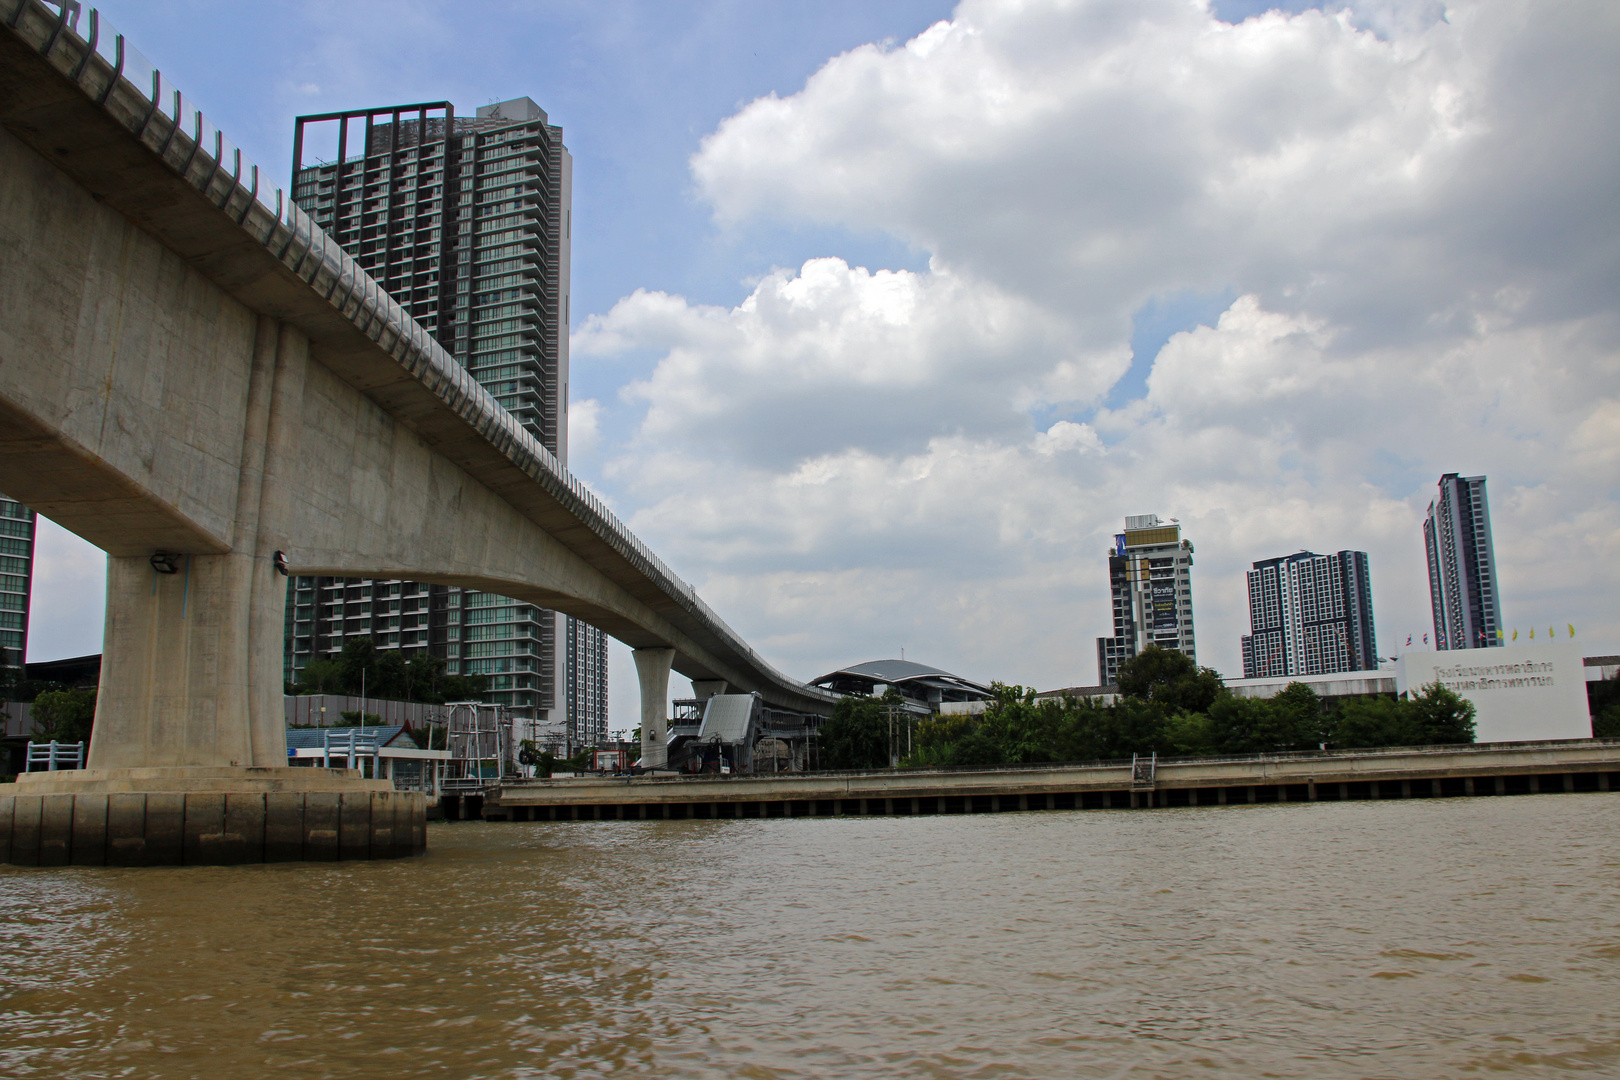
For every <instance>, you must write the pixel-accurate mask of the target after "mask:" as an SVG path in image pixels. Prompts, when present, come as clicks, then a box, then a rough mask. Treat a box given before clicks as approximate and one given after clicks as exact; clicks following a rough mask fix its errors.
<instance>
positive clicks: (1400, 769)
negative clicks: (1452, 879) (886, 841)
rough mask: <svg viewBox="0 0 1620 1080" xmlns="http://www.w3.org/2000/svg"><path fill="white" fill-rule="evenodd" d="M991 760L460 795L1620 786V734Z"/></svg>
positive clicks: (1348, 794) (1518, 790) (820, 802)
mask: <svg viewBox="0 0 1620 1080" xmlns="http://www.w3.org/2000/svg"><path fill="white" fill-rule="evenodd" d="M1141 764H1142V765H1143V766H1144V767H1139V768H1137V769H1134V770H1133V768H1132V764H1131V763H1130V762H1128V761H1116V762H1097V763H1090V764H1078V765H1039V766H1032V767H1014V768H997V769H982V770H930V769H885V770H874V771H869V772H838V773H802V774H794V775H788V776H736V777H714V776H703V777H674V776H668V777H664V776H659V777H603V778H591V779H557V780H529V781H520V782H510V783H505V784H502V785H501V786H500V787H498V788H495V789H492V790H490V791H489V792H487V793H486V794H485V795H484V796H482V797H479V796H462V797H461V798H460V799H455V798H447V799H446V805H445V809H446V812H447V816H450V817H483V818H484V819H485V820H492V821H573V820H627V819H637V820H639V819H666V818H741V817H824V816H832V815H837V814H962V813H992V812H998V811H1012V810H1105V809H1149V808H1155V807H1169V806H1216V805H1222V806H1225V805H1233V804H1240V803H1241V804H1248V803H1272V802H1321V801H1338V800H1348V799H1408V798H1442V797H1448V796H1467V795H1519V794H1549V793H1562V792H1583V791H1611V790H1613V791H1620V739H1574V740H1568V741H1559V742H1530V743H1525V742H1517V743H1494V744H1484V745H1475V746H1423V747H1400V748H1394V749H1386V750H1355V751H1324V752H1308V751H1307V752H1297V753H1286V754H1265V755H1254V756H1248V757H1231V758H1183V759H1173V760H1160V761H1158V762H1157V763H1155V764H1154V765H1153V766H1151V767H1145V766H1146V763H1145V762H1144V763H1141Z"/></svg>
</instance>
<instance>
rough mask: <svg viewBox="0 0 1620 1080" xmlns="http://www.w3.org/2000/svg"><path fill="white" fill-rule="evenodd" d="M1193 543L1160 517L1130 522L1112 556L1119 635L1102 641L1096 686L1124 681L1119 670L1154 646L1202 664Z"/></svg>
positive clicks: (1110, 573)
mask: <svg viewBox="0 0 1620 1080" xmlns="http://www.w3.org/2000/svg"><path fill="white" fill-rule="evenodd" d="M1192 564H1193V546H1192V542H1191V541H1189V540H1186V539H1184V538H1183V537H1182V535H1181V526H1180V525H1179V524H1177V523H1176V522H1175V521H1169V522H1165V521H1160V520H1159V517H1158V515H1156V514H1141V515H1136V516H1132V517H1127V518H1126V519H1125V531H1124V532H1122V533H1119V534H1118V535H1116V536H1115V537H1114V549H1113V550H1112V551H1110V552H1109V553H1108V582H1109V586H1110V589H1111V591H1112V593H1113V600H1114V636H1113V637H1102V638H1098V639H1097V681H1098V682H1099V683H1101V684H1102V685H1104V686H1111V685H1114V684H1115V683H1117V682H1119V669H1120V667H1121V666H1122V665H1123V664H1124V663H1125V661H1127V660H1129V659H1130V658H1131V657H1133V656H1136V655H1137V654H1138V653H1140V652H1141V651H1142V650H1144V649H1146V648H1147V647H1148V646H1149V645H1157V646H1158V647H1159V648H1161V649H1175V650H1177V651H1179V652H1183V653H1186V654H1187V655H1188V656H1189V657H1191V658H1192V659H1193V660H1194V661H1196V660H1197V659H1198V652H1197V648H1196V646H1195V644H1194V640H1193V609H1192Z"/></svg>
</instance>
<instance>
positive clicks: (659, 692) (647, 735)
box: [631, 649, 675, 769]
mask: <svg viewBox="0 0 1620 1080" xmlns="http://www.w3.org/2000/svg"><path fill="white" fill-rule="evenodd" d="M631 655H633V656H634V657H635V658H636V678H637V680H638V681H639V682H640V683H641V764H642V766H643V767H645V768H648V769H662V768H663V767H664V766H666V765H668V764H669V671H670V668H671V667H672V666H673V665H674V663H675V650H674V649H636V650H635V651H634V652H633V653H632V654H631Z"/></svg>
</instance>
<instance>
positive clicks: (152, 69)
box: [6, 0, 838, 705]
mask: <svg viewBox="0 0 1620 1080" xmlns="http://www.w3.org/2000/svg"><path fill="white" fill-rule="evenodd" d="M29 12H33V13H34V15H35V16H36V18H35V19H34V20H30V21H31V22H35V23H37V24H38V25H37V26H34V27H25V26H24V25H23V23H24V17H25V16H26V15H28V14H29ZM70 13H71V17H70ZM78 15H79V10H78V5H77V4H71V5H62V6H61V10H60V12H57V11H53V10H52V9H51V7H50V6H49V5H47V4H45V3H43V2H42V0H12V7H11V12H10V15H9V17H8V18H7V20H6V25H7V26H8V27H10V28H11V29H12V31H13V32H14V33H18V34H19V35H20V36H23V37H24V38H25V40H27V39H28V38H29V37H30V36H31V35H30V34H29V33H25V30H32V31H35V32H36V33H35V36H40V37H42V38H43V40H41V41H39V42H38V44H36V45H35V48H36V49H37V50H38V51H39V52H40V54H41V55H43V56H44V57H46V58H47V59H52V58H53V57H54V56H56V55H57V54H61V55H62V56H63V57H64V64H65V63H66V60H65V57H66V56H67V54H68V53H69V52H70V51H76V52H78V54H79V55H78V59H77V62H76V63H74V64H72V66H71V67H70V68H68V70H65V71H63V74H64V75H66V76H67V77H68V78H70V79H72V80H73V81H74V82H75V83H76V84H77V85H78V87H79V89H80V90H81V91H82V92H83V93H84V94H85V95H86V96H87V97H89V98H90V99H91V100H93V101H94V102H95V103H96V104H97V105H99V106H101V107H102V108H103V109H104V110H105V111H107V112H108V113H109V115H112V116H113V118H114V120H115V121H118V122H119V123H121V124H122V125H123V126H124V127H125V129H126V130H128V131H129V132H130V133H131V134H132V135H134V136H135V137H136V138H137V139H139V140H140V141H141V142H142V144H143V145H145V146H146V147H147V149H149V150H151V151H152V152H153V153H154V154H155V155H156V156H157V157H158V158H159V159H160V160H161V161H162V162H163V163H164V165H166V166H167V167H169V168H170V169H171V170H172V171H174V172H175V173H176V174H177V175H178V176H179V177H180V178H181V179H182V180H184V181H185V182H186V183H188V184H190V185H191V186H192V187H193V188H195V189H196V190H197V191H199V192H200V193H201V194H202V195H203V196H204V197H205V198H207V199H208V200H209V201H210V202H212V203H213V204H214V205H215V206H217V207H218V208H219V210H220V212H221V213H222V214H225V215H226V216H228V217H229V218H231V220H232V221H234V222H235V224H236V225H237V226H239V227H240V228H242V229H243V230H245V231H246V232H247V233H248V234H249V235H251V236H252V237H253V238H254V239H255V240H256V241H257V242H258V243H260V244H262V245H264V247H265V248H266V249H267V250H268V251H270V253H271V254H272V255H273V256H274V257H275V258H276V259H277V261H279V262H281V263H282V264H283V265H284V266H286V267H287V268H288V269H289V270H291V271H292V272H293V273H294V274H295V275H297V276H298V277H299V278H300V279H302V280H303V281H304V282H305V283H306V284H308V285H309V286H310V287H311V288H312V289H314V290H315V291H316V292H317V293H318V294H320V295H321V296H322V297H323V298H324V299H325V300H326V301H327V302H328V303H330V304H332V306H333V307H335V308H337V310H338V311H339V312H340V313H342V315H343V316H344V317H345V318H347V319H348V320H349V321H350V322H351V323H353V324H354V326H355V327H356V328H358V329H359V330H360V331H361V332H362V333H364V334H365V335H366V336H367V337H368V338H370V339H371V340H372V341H374V342H376V344H377V345H378V347H379V348H381V349H383V351H385V352H387V353H388V354H389V355H390V356H392V357H393V358H394V360H395V362H397V363H398V364H399V365H400V367H401V368H403V369H404V370H405V371H407V372H409V373H410V374H411V375H412V376H414V377H415V378H416V379H417V380H418V381H420V382H421V383H422V384H423V385H424V386H425V387H426V388H427V389H428V390H429V391H431V392H432V393H433V394H434V395H435V396H436V397H438V398H439V400H440V401H441V402H443V403H444V404H445V405H446V406H447V407H449V408H450V409H451V410H452V411H454V412H455V413H456V414H457V415H459V416H460V417H461V418H462V419H463V420H464V421H466V422H467V423H468V424H469V425H470V426H471V427H472V428H473V429H474V430H475V431H477V432H478V433H479V434H481V435H483V436H484V437H485V438H486V439H488V440H489V442H490V443H491V445H493V446H494V447H495V448H496V449H497V450H498V451H500V452H501V453H502V454H503V455H504V456H505V457H506V458H507V459H508V460H509V461H511V462H512V464H514V465H516V466H517V467H518V468H520V469H521V470H523V471H524V472H525V473H527V474H528V475H529V476H530V477H531V478H532V479H533V480H534V481H535V482H536V483H538V484H539V485H540V486H541V487H542V488H543V489H545V491H546V492H547V493H548V494H549V495H551V496H552V497H553V498H554V499H556V500H557V501H558V503H560V504H561V505H562V506H563V507H564V508H565V509H566V510H567V511H568V512H570V513H571V514H573V515H574V516H575V517H576V518H577V519H578V520H579V521H580V522H582V523H583V524H584V525H585V526H586V527H587V528H589V529H590V531H591V532H592V533H594V534H595V535H596V536H597V537H598V538H599V539H600V540H602V541H604V542H605V543H606V544H607V545H608V546H609V547H610V548H612V549H613V550H614V551H615V552H616V553H617V554H618V555H619V556H620V557H621V558H623V559H624V560H625V561H626V562H627V563H629V564H630V566H631V567H633V568H634V569H635V570H636V571H637V572H638V573H640V574H641V575H642V576H643V577H645V578H647V579H648V580H650V581H651V582H652V583H653V584H654V585H655V586H657V587H658V589H659V590H660V591H661V592H663V593H664V594H665V595H666V596H668V597H670V598H671V599H673V600H674V601H675V602H676V603H677V604H678V605H679V606H680V607H681V608H682V609H683V610H684V611H686V613H687V614H688V615H690V616H692V618H693V619H694V620H695V621H696V622H697V623H698V624H699V626H700V627H702V629H703V630H705V631H706V632H708V633H709V634H711V635H712V636H713V637H715V638H717V639H718V640H719V641H721V642H722V643H723V644H724V646H725V648H726V649H727V650H729V651H731V652H733V653H735V654H736V655H738V656H740V657H742V658H743V659H744V660H745V662H746V664H747V665H748V666H750V667H752V668H753V669H754V670H755V671H756V672H758V673H759V674H760V675H761V676H763V679H764V681H765V682H767V683H771V684H774V687H773V688H774V689H776V690H778V691H780V692H785V693H787V694H791V695H794V696H797V697H799V698H803V699H809V700H811V701H816V702H820V703H823V704H828V705H830V704H832V703H833V702H835V701H837V700H838V697H837V695H835V694H831V693H829V692H827V691H825V690H821V689H820V688H818V687H812V686H807V685H806V684H804V683H800V682H798V681H797V680H794V679H790V678H788V677H787V676H786V675H784V674H783V673H781V672H780V671H778V670H776V668H775V667H773V666H771V665H770V664H769V663H767V662H766V661H765V660H764V658H763V657H761V656H760V655H759V654H758V653H757V652H756V651H755V650H754V649H753V647H752V646H750V645H749V644H748V643H747V642H745V641H743V640H742V638H741V637H739V636H738V635H737V633H736V632H735V631H734V630H732V629H731V627H729V626H727V625H726V623H725V622H724V620H722V619H721V618H720V617H719V616H718V615H717V614H715V613H714V611H713V610H712V609H711V608H710V607H709V606H708V605H707V604H705V603H704V602H703V601H702V600H701V599H699V597H698V595H697V591H696V590H695V589H693V588H692V586H691V585H688V584H687V583H686V582H684V581H682V580H681V579H680V578H679V577H678V576H677V575H676V574H675V572H674V571H673V570H671V569H670V568H669V567H668V566H667V565H666V564H665V563H664V561H663V560H662V559H660V558H659V557H658V556H657V555H655V554H653V552H652V549H650V548H648V547H647V545H646V544H644V543H642V542H641V540H640V539H639V538H638V537H636V536H635V534H633V533H632V532H630V530H629V529H628V528H626V527H625V525H624V523H623V522H622V521H620V520H619V519H618V517H617V516H616V515H615V514H614V513H613V512H612V511H611V510H610V509H608V507H607V505H606V504H605V503H604V502H602V500H601V498H600V497H598V496H597V495H596V493H595V492H593V491H591V490H590V488H588V487H587V486H586V485H585V484H584V483H583V482H582V481H581V480H580V479H579V478H578V477H576V476H574V475H573V474H572V473H570V472H569V471H568V470H567V469H566V468H564V467H563V466H562V464H561V463H560V462H559V461H558V460H557V458H556V456H555V455H553V454H552V453H551V451H549V450H547V449H546V448H545V447H544V446H542V445H541V444H540V442H539V441H538V440H537V439H535V438H534V436H532V435H530V434H529V433H528V432H527V431H525V430H524V429H523V427H522V425H521V424H519V422H518V421H517V419H516V418H515V417H513V416H512V415H511V414H510V413H508V412H507V411H506V409H505V408H503V407H502V406H501V404H500V403H499V402H498V401H496V400H495V398H494V397H493V396H492V395H491V394H490V393H489V392H488V391H486V390H485V389H484V388H483V386H481V385H480V384H479V383H478V382H477V380H475V379H474V378H473V376H472V374H471V373H470V372H469V371H468V370H467V369H466V368H465V367H463V366H462V365H461V364H459V363H457V362H456V360H455V358H454V357H452V356H451V355H450V354H449V352H447V351H446V350H445V349H444V347H443V346H442V345H440V344H439V343H438V341H436V340H435V339H434V338H433V336H432V335H431V334H429V333H428V332H427V331H426V330H425V329H423V328H422V326H421V325H420V324H418V323H417V322H416V320H415V319H413V318H412V317H411V316H410V315H409V314H408V313H407V312H406V311H405V309H404V308H403V307H402V306H400V304H399V302H398V301H396V300H395V299H394V298H393V297H392V296H390V295H389V294H388V293H387V292H385V291H384V290H383V288H382V286H381V285H380V284H378V282H377V281H376V280H375V279H374V278H372V276H371V275H370V274H368V273H367V272H366V271H365V270H364V269H362V268H361V267H360V265H359V264H358V263H356V262H355V261H354V260H353V259H352V258H350V257H349V255H348V254H347V253H346V252H345V251H344V250H343V249H342V248H341V247H339V246H338V244H337V243H336V242H335V241H333V240H332V239H331V238H330V237H329V236H328V235H327V233H326V231H325V230H324V229H322V228H321V227H320V226H319V225H317V224H316V223H315V222H314V220H313V219H311V218H310V217H309V215H307V214H305V213H304V212H303V211H301V210H299V209H298V207H297V206H296V204H294V203H293V201H292V199H291V198H289V197H287V196H286V195H285V194H284V192H283V191H282V189H280V188H276V189H275V194H274V203H273V205H272V202H271V195H270V193H269V191H268V190H264V189H263V188H262V187H261V183H260V175H259V167H258V166H257V165H256V164H254V163H253V162H252V161H250V160H249V159H248V158H247V157H245V156H244V155H243V154H242V151H241V149H240V148H239V147H237V146H236V145H235V144H234V143H232V142H230V140H228V139H227V138H226V137H225V135H224V133H223V132H222V131H220V129H219V128H218V127H217V126H215V125H213V124H212V123H210V122H209V121H208V120H207V118H206V117H205V116H204V115H203V113H202V111H201V110H200V109H198V108H197V107H196V105H195V103H194V102H192V101H190V100H189V99H187V98H186V97H185V96H184V95H183V94H182V93H181V91H180V90H179V89H178V88H176V87H174V86H173V84H172V83H171V82H169V81H168V80H166V79H164V77H163V74H162V72H161V71H159V70H158V68H157V67H156V66H155V65H153V64H152V62H151V61H149V60H147V59H146V57H145V56H143V55H142V54H141V53H140V52H139V51H138V50H136V49H135V48H134V47H133V46H131V45H129V44H128V43H127V42H126V41H125V39H124V35H123V34H121V33H118V32H117V30H116V29H115V28H114V27H113V26H112V24H111V23H110V22H108V20H106V19H105V18H103V17H102V16H101V13H100V11H99V10H97V9H94V8H92V9H91V10H90V13H89V18H88V30H87V31H86V34H87V36H84V37H81V36H80V35H79V33H78V23H79V19H78ZM58 70H62V69H61V67H59V68H58ZM148 83H149V84H150V86H151V91H150V93H148V92H147V91H146V90H145V89H143V87H144V86H146V85H147V84H148ZM115 96H116V98H117V101H116V105H117V106H118V108H115V107H114V105H115V102H114V98H115ZM168 98H172V101H169V102H168V103H167V104H166V99H168ZM121 113H125V114H127V115H120V114H121ZM210 141H211V142H212V151H211V152H210V150H209V143H210ZM227 160H228V161H229V162H230V165H229V166H228V167H227V165H226V162H227Z"/></svg>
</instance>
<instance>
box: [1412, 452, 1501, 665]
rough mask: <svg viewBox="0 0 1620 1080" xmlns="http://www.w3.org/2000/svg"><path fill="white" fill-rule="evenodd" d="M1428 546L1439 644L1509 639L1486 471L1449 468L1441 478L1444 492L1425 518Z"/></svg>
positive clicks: (1483, 644) (1484, 644) (1478, 644)
mask: <svg viewBox="0 0 1620 1080" xmlns="http://www.w3.org/2000/svg"><path fill="white" fill-rule="evenodd" d="M1423 546H1424V549H1425V552H1426V554H1427V555H1428V561H1429V604H1430V606H1431V608H1432V609H1433V611H1434V643H1435V646H1436V647H1437V648H1440V649H1486V648H1492V647H1495V646H1500V645H1504V644H1506V643H1505V642H1504V641H1503V638H1502V608H1501V603H1500V600H1499V598H1498V596H1497V583H1496V547H1495V545H1494V544H1493V543H1492V542H1491V507H1490V503H1489V501H1488V500H1487V499H1486V496H1485V478H1484V477H1483V476H1459V475H1457V474H1456V473H1446V474H1445V475H1444V476H1442V477H1441V478H1440V491H1439V493H1438V494H1437V495H1436V496H1435V498H1434V501H1433V502H1431V503H1429V513H1428V516H1427V517H1426V518H1425V519H1424V522H1423Z"/></svg>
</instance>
